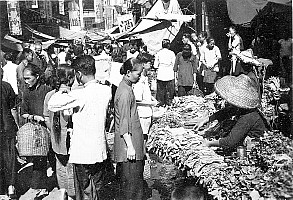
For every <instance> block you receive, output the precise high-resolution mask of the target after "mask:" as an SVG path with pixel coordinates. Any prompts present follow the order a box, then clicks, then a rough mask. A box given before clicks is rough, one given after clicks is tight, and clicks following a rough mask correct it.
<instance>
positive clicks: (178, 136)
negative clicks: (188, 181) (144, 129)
mask: <svg viewBox="0 0 293 200" xmlns="http://www.w3.org/2000/svg"><path fill="white" fill-rule="evenodd" d="M214 105H216V104H215V99H213V98H210V99H207V98H204V99H203V98H200V97H194V96H188V97H180V98H176V99H175V103H174V104H173V105H172V106H170V107H168V109H167V110H166V111H165V113H164V115H163V117H162V118H160V119H157V120H156V121H155V123H154V125H153V126H152V127H151V130H150V136H149V140H148V144H147V147H148V149H149V151H151V152H154V153H155V154H157V155H158V156H160V157H161V158H162V159H164V160H168V161H171V162H172V163H174V164H175V165H176V166H177V167H178V168H179V169H181V170H186V171H187V172H188V175H190V176H195V177H198V181H199V183H201V184H203V185H204V186H205V187H206V188H207V189H208V191H209V194H211V195H212V196H213V197H214V198H215V199H218V200H231V199H235V200H236V199H237V200H238V199H253V200H268V199H270V200H277V199H293V184H292V183H293V163H292V159H293V142H292V140H290V139H288V138H286V137H284V136H283V135H282V134H281V133H280V132H278V131H274V132H267V133H266V134H264V136H263V137H262V138H260V139H259V141H258V143H256V145H254V146H253V147H252V149H251V151H250V152H249V153H248V155H247V156H246V157H241V158H240V157H237V156H235V155H232V156H225V157H224V156H220V155H218V154H217V153H216V152H215V151H214V150H213V148H208V147H206V146H204V144H203V141H204V138H205V137H208V138H216V137H218V136H219V135H213V134H212V135H211V134H210V133H209V131H210V132H211V131H212V130H215V129H216V130H218V131H219V133H220V134H224V133H225V128H223V127H227V126H230V125H232V124H233V123H234V122H233V121H228V122H226V123H228V124H226V125H224V126H220V128H219V127H217V124H216V123H210V124H208V125H207V126H205V128H204V130H202V131H199V132H195V131H194V130H191V129H186V122H188V123H190V122H192V120H193V119H194V118H199V117H201V116H204V115H206V114H208V115H210V114H212V113H213V112H215V110H216V109H215V107H214ZM221 127H222V128H221ZM207 132H208V134H210V135H207Z"/></svg>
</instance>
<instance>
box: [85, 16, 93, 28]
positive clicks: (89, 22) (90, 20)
mask: <svg viewBox="0 0 293 200" xmlns="http://www.w3.org/2000/svg"><path fill="white" fill-rule="evenodd" d="M83 22H84V28H85V29H90V28H92V24H93V23H95V18H94V17H84V18H83Z"/></svg>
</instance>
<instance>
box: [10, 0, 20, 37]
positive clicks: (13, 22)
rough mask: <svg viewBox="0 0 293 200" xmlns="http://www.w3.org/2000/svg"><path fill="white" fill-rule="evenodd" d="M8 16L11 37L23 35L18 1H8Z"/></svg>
mask: <svg viewBox="0 0 293 200" xmlns="http://www.w3.org/2000/svg"><path fill="white" fill-rule="evenodd" d="M7 14H8V23H9V30H10V33H11V35H22V28H21V21H20V11H19V3H18V0H7Z"/></svg>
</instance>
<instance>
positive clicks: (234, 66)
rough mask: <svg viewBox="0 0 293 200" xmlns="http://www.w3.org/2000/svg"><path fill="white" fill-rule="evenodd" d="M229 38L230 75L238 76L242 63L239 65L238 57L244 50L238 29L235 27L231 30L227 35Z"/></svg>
mask: <svg viewBox="0 0 293 200" xmlns="http://www.w3.org/2000/svg"><path fill="white" fill-rule="evenodd" d="M227 36H228V37H229V42H228V50H229V54H230V55H231V69H230V75H235V76H238V75H239V73H240V68H241V66H240V63H238V58H237V56H236V55H237V54H239V53H240V51H241V50H243V41H242V39H241V37H240V36H239V35H238V34H237V33H236V29H235V27H233V26H231V27H230V28H229V33H227Z"/></svg>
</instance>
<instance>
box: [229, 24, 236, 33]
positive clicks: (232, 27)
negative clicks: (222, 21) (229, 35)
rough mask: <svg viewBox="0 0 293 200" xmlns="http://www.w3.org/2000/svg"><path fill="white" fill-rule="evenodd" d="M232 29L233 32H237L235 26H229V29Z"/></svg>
mask: <svg viewBox="0 0 293 200" xmlns="http://www.w3.org/2000/svg"><path fill="white" fill-rule="evenodd" d="M230 28H231V29H233V30H234V31H235V33H236V32H237V30H236V27H235V26H229V29H230Z"/></svg>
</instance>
